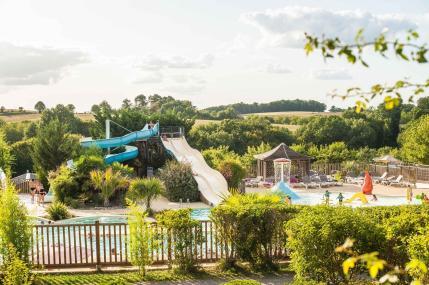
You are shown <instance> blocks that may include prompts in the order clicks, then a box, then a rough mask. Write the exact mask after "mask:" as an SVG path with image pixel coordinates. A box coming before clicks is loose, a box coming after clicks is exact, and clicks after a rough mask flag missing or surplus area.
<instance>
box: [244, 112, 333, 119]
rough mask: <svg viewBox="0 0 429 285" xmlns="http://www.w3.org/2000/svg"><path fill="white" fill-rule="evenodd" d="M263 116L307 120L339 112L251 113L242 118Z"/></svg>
mask: <svg viewBox="0 0 429 285" xmlns="http://www.w3.org/2000/svg"><path fill="white" fill-rule="evenodd" d="M252 115H254V116H263V117H300V118H308V117H314V116H334V115H341V112H305V111H292V112H269V113H251V114H243V116H244V117H247V116H252Z"/></svg>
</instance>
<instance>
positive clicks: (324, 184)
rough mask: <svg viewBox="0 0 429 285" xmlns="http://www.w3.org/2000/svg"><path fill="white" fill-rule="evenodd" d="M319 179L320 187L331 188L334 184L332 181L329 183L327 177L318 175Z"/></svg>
mask: <svg viewBox="0 0 429 285" xmlns="http://www.w3.org/2000/svg"><path fill="white" fill-rule="evenodd" d="M319 179H320V187H331V186H335V182H334V181H329V179H328V177H327V176H326V175H324V174H323V175H319Z"/></svg>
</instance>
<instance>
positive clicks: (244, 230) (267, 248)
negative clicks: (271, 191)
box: [210, 194, 298, 269]
mask: <svg viewBox="0 0 429 285" xmlns="http://www.w3.org/2000/svg"><path fill="white" fill-rule="evenodd" d="M297 211H298V208H296V207H291V206H287V205H286V204H283V203H281V198H280V197H278V196H275V195H257V194H251V195H231V196H230V197H228V198H227V199H226V200H225V201H224V202H223V203H222V204H220V205H218V206H216V207H215V208H213V209H212V211H211V214H210V219H211V220H212V221H213V222H214V224H215V225H216V229H217V234H218V239H217V240H219V241H221V242H222V244H223V246H224V247H225V256H226V260H225V266H227V267H230V266H233V265H234V263H235V261H236V258H238V259H241V260H243V261H248V262H250V264H251V265H252V266H253V267H257V268H262V267H265V269H266V268H270V267H273V266H274V262H275V258H274V257H273V256H272V255H271V248H272V247H282V246H283V245H284V241H285V240H284V238H283V237H284V236H285V232H284V228H283V223H284V222H285V221H287V220H288V219H290V218H291V217H292V216H293V214H295V213H296V212H297Z"/></svg>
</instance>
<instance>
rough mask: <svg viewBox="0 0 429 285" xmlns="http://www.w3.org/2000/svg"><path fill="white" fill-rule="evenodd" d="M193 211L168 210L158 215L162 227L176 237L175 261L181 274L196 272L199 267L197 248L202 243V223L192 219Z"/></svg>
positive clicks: (174, 245) (174, 246) (174, 243)
mask: <svg viewBox="0 0 429 285" xmlns="http://www.w3.org/2000/svg"><path fill="white" fill-rule="evenodd" d="M191 211H192V210H191V209H180V210H167V211H164V212H161V213H159V214H158V215H156V219H157V221H158V223H159V225H161V226H162V227H164V228H165V229H167V230H168V231H169V232H171V234H172V236H173V237H174V238H173V239H172V240H171V242H172V245H173V254H174V260H173V264H174V265H176V266H177V269H178V271H179V272H192V271H195V269H196V266H197V261H196V255H197V252H196V251H195V248H198V246H199V245H200V244H201V242H202V228H201V223H200V222H199V221H197V220H195V219H193V218H192V217H191Z"/></svg>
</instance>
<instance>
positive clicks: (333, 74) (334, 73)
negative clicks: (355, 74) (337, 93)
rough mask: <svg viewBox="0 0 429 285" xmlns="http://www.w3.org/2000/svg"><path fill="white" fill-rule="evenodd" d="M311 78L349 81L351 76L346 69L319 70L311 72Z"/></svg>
mask: <svg viewBox="0 0 429 285" xmlns="http://www.w3.org/2000/svg"><path fill="white" fill-rule="evenodd" d="M311 77H312V78H314V79H319V80H349V79H352V76H351V74H350V73H349V72H348V71H347V70H346V69H319V70H315V71H313V72H312V74H311Z"/></svg>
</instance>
